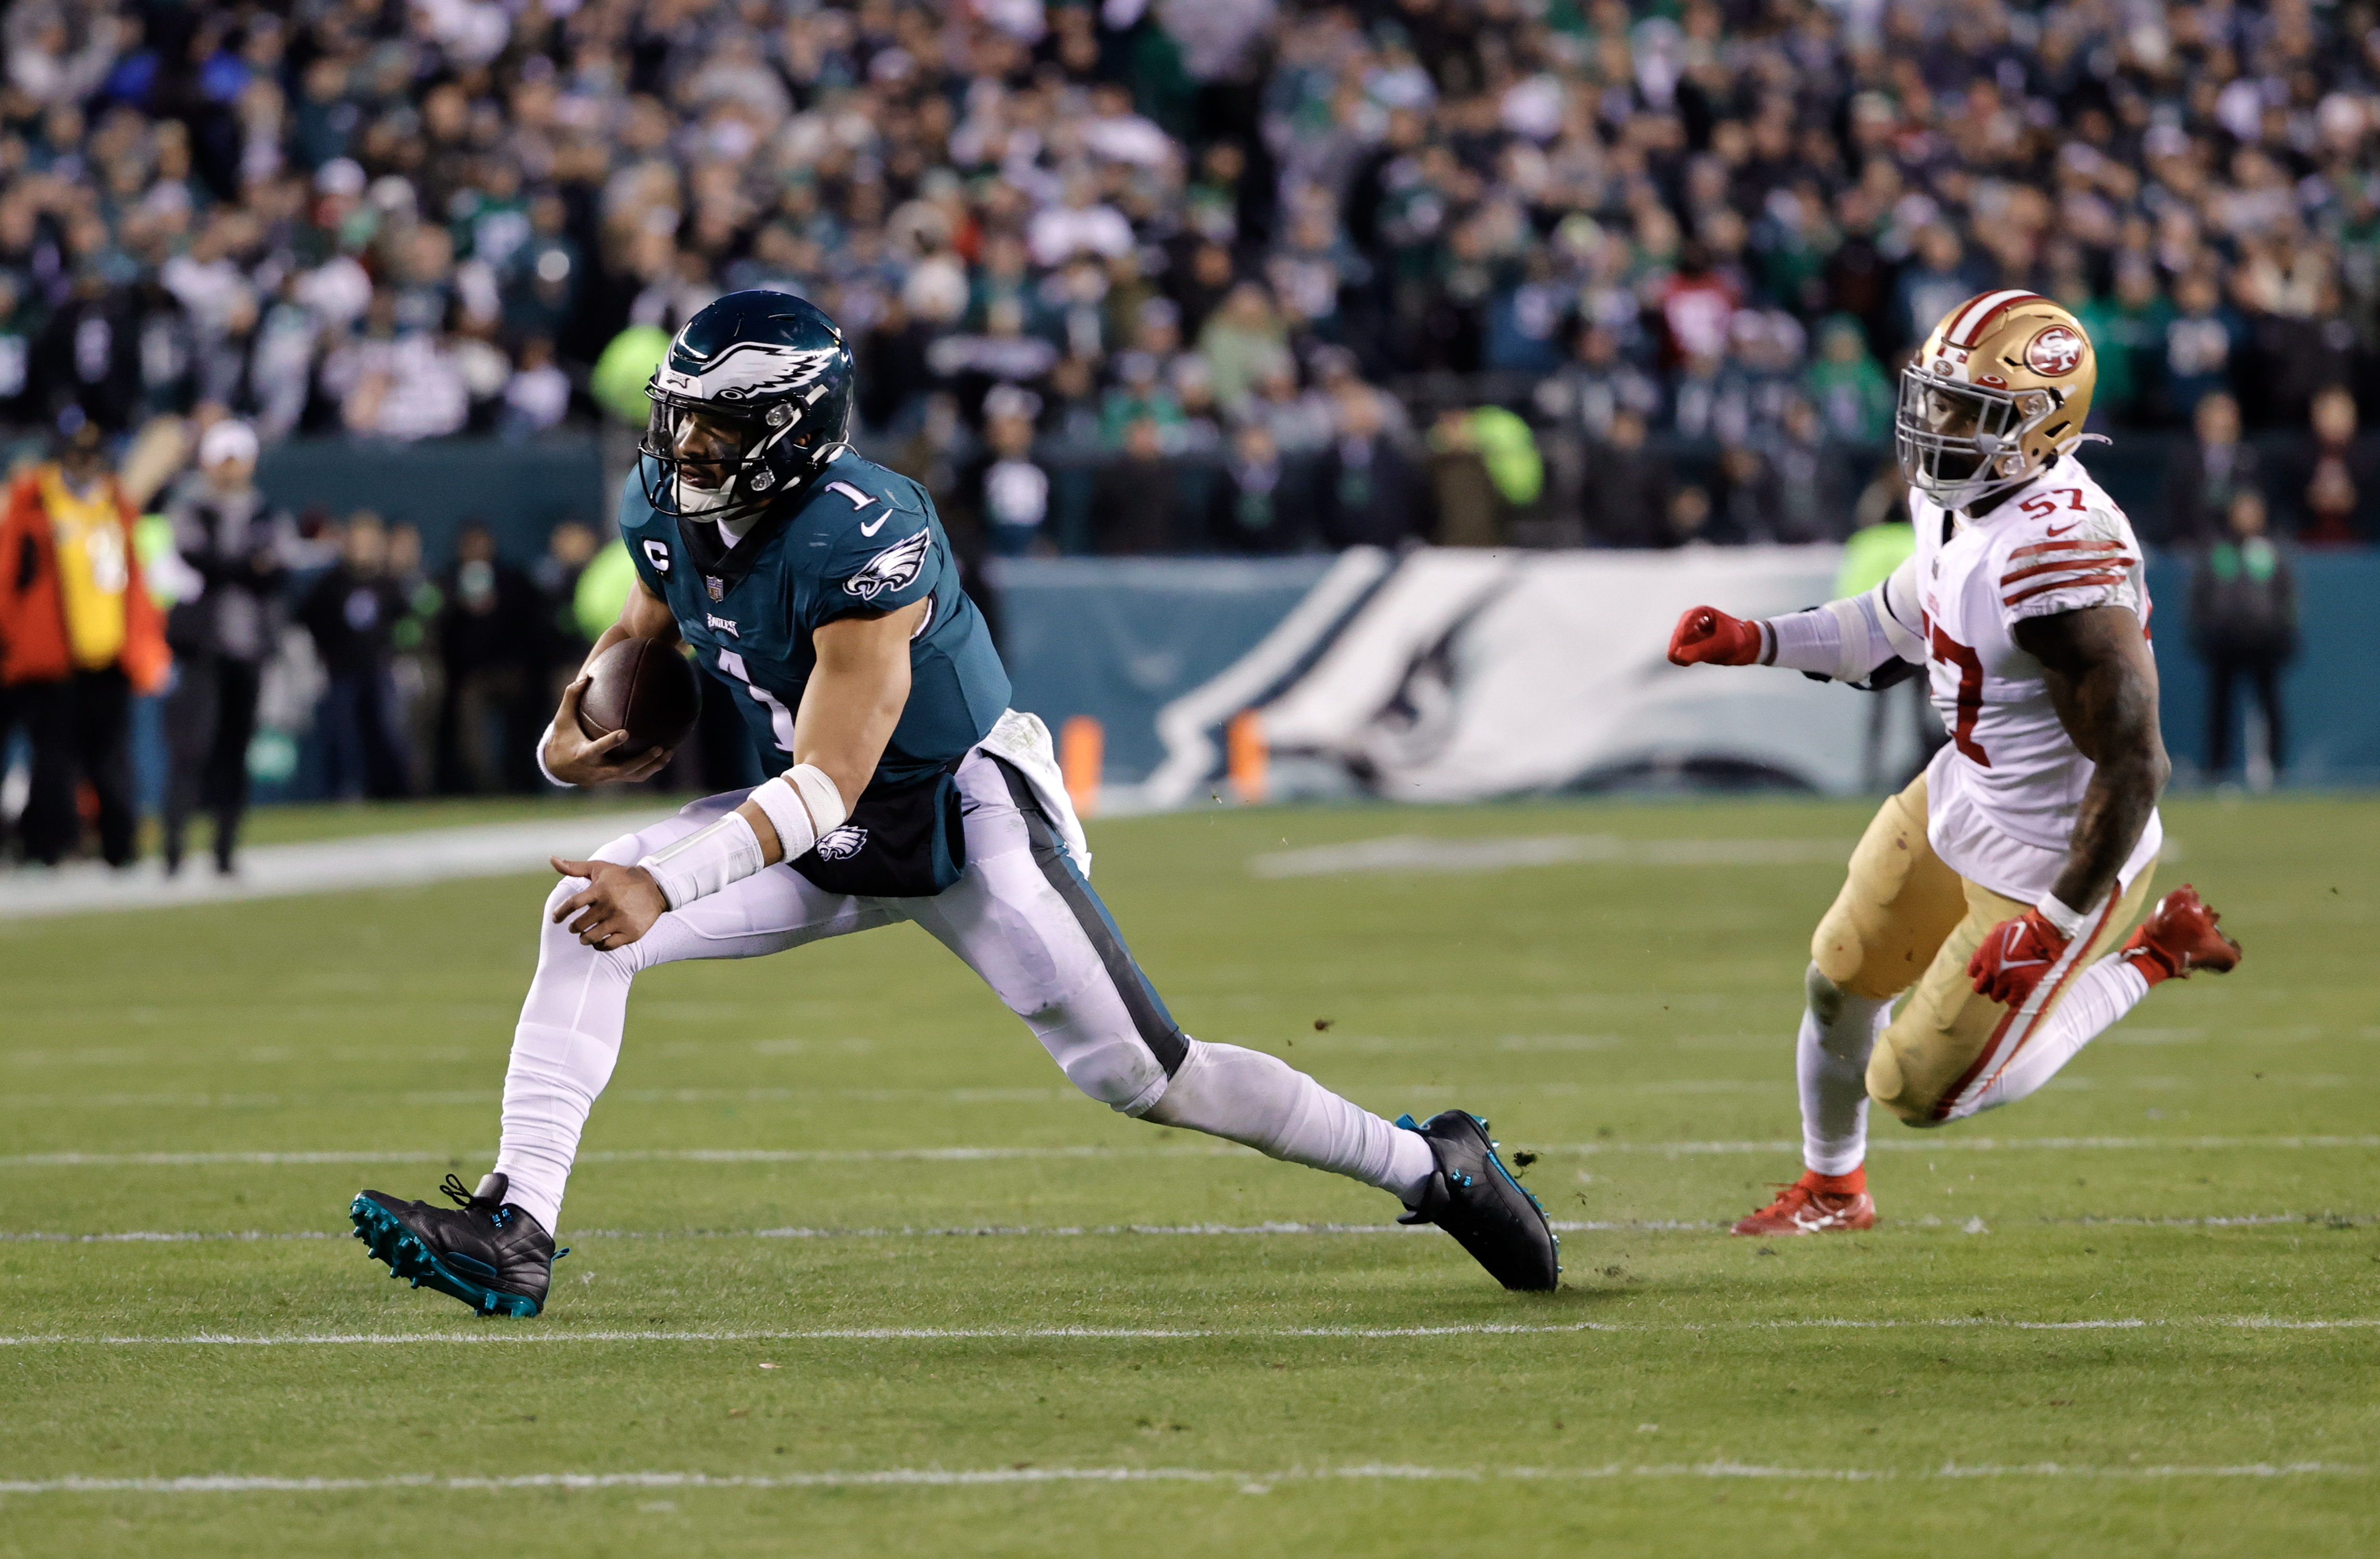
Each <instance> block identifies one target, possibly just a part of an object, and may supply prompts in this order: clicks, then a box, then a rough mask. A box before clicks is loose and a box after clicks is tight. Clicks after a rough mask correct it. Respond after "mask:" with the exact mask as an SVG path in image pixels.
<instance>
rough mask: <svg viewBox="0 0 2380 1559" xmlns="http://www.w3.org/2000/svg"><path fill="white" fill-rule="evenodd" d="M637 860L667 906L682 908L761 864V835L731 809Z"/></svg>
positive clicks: (739, 879) (743, 875) (757, 869)
mask: <svg viewBox="0 0 2380 1559" xmlns="http://www.w3.org/2000/svg"><path fill="white" fill-rule="evenodd" d="M767 864H768V862H766V861H764V860H762V859H760V836H759V834H755V833H753V832H752V825H751V824H750V823H748V822H745V821H744V814H743V813H741V812H730V813H728V814H727V815H726V816H725V817H723V818H721V819H720V820H719V821H718V822H714V823H712V824H711V825H710V827H708V828H698V829H697V830H695V831H694V832H693V833H691V834H687V835H686V837H685V838H683V839H680V840H678V841H677V842H675V843H674V844H669V845H664V846H662V847H661V848H660V849H658V850H655V851H653V852H652V853H651V854H650V855H649V856H646V857H645V858H644V859H642V860H639V861H637V865H638V866H639V867H641V868H643V869H644V871H646V873H647V874H648V875H650V877H651V878H652V880H653V885H654V886H655V887H658V888H660V889H661V891H662V898H663V899H664V900H665V901H667V903H668V905H669V907H671V908H672V909H683V908H685V907H686V906H687V905H689V904H692V903H693V902H694V901H695V900H696V899H698V898H703V897H707V896H708V895H711V894H715V893H717V892H718V891H719V890H720V889H722V888H723V887H725V886H727V885H728V884H729V883H740V882H742V881H743V880H744V879H745V878H747V877H749V876H751V875H752V874H753V873H754V872H756V871H759V870H760V869H761V868H763V867H764V866H766V865H767Z"/></svg>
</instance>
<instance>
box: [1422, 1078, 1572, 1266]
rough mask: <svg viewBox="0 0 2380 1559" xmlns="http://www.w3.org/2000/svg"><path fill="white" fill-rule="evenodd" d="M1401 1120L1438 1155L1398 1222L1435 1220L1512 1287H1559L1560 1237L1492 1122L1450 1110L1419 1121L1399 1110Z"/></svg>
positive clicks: (1432, 1221)
mask: <svg viewBox="0 0 2380 1559" xmlns="http://www.w3.org/2000/svg"><path fill="white" fill-rule="evenodd" d="M1397 1124H1398V1125H1399V1126H1401V1127H1404V1128H1405V1129H1406V1130H1407V1131H1417V1132H1419V1133H1421V1135H1422V1138H1423V1139H1424V1140H1425V1141H1427V1142H1428V1144H1429V1151H1430V1152H1431V1154H1432V1155H1433V1156H1434V1157H1435V1158H1436V1159H1437V1160H1438V1173H1437V1174H1435V1175H1431V1176H1430V1177H1429V1180H1428V1183H1427V1184H1426V1185H1424V1186H1423V1187H1422V1190H1421V1202H1420V1204H1419V1205H1418V1206H1416V1207H1413V1208H1411V1209H1409V1210H1407V1212H1405V1215H1404V1216H1403V1217H1402V1218H1400V1219H1398V1220H1397V1222H1398V1223H1400V1224H1437V1225H1438V1226H1439V1228H1441V1229H1444V1230H1445V1231H1446V1232H1447V1233H1448V1234H1451V1235H1452V1236H1454V1239H1455V1243H1456V1244H1458V1245H1460V1246H1462V1247H1463V1249H1465V1250H1468V1251H1469V1252H1471V1255H1472V1258H1473V1259H1474V1260H1475V1261H1477V1262H1478V1263H1479V1264H1480V1265H1481V1266H1483V1267H1485V1268H1487V1269H1488V1275H1489V1276H1491V1277H1493V1278H1494V1279H1495V1280H1496V1281H1497V1282H1499V1283H1500V1284H1502V1285H1504V1286H1505V1287H1507V1288H1520V1289H1534V1290H1538V1291H1544V1290H1547V1289H1550V1288H1553V1287H1555V1286H1557V1285H1560V1282H1561V1241H1560V1239H1558V1238H1556V1237H1555V1236H1554V1231H1553V1226H1552V1225H1551V1224H1548V1223H1547V1222H1546V1210H1545V1209H1544V1208H1543V1207H1541V1206H1539V1205H1538V1203H1537V1199H1536V1197H1534V1196H1531V1195H1530V1194H1529V1192H1528V1188H1526V1187H1524V1186H1523V1185H1522V1184H1521V1183H1520V1182H1519V1181H1518V1180H1515V1179H1513V1178H1512V1171H1511V1170H1509V1169H1507V1168H1505V1167H1504V1161H1503V1160H1502V1159H1500V1158H1499V1157H1498V1156H1497V1155H1496V1144H1495V1142H1494V1141H1493V1140H1491V1139H1489V1137H1488V1123H1487V1122H1486V1121H1484V1120H1482V1119H1480V1118H1479V1117H1478V1116H1477V1115H1470V1114H1463V1112H1462V1111H1461V1110H1444V1111H1441V1112H1439V1114H1435V1115H1432V1116H1430V1117H1429V1119H1427V1120H1426V1121H1423V1122H1421V1123H1420V1124H1419V1125H1415V1122H1414V1118H1413V1117H1412V1116H1411V1115H1400V1116H1398V1117H1397Z"/></svg>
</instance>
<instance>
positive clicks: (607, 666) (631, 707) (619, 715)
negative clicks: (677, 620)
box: [578, 639, 702, 749]
mask: <svg viewBox="0 0 2380 1559" xmlns="http://www.w3.org/2000/svg"><path fill="white" fill-rule="evenodd" d="M588 675H589V676H591V677H593V678H594V680H593V681H592V682H590V683H589V684H588V687H587V692H586V696H585V697H583V698H581V699H580V700H578V728H579V730H581V731H582V732H584V733H585V734H586V735H587V736H588V737H589V738H593V737H607V736H610V735H611V734H612V733H613V732H614V731H619V730H625V731H626V732H627V733H628V743H629V745H630V746H633V747H637V748H643V749H652V748H673V747H675V746H677V744H678V743H680V742H682V741H684V740H686V734H687V733H688V732H690V731H692V730H693V729H694V720H695V715H696V714H697V713H699V712H700V710H701V708H702V691H701V689H700V688H698V687H697V686H696V685H695V679H694V667H693V666H691V665H690V664H687V663H686V657H685V656H684V655H682V654H680V653H679V652H678V651H677V647H676V646H675V645H672V644H663V643H662V642H661V641H660V640H659V639H622V640H620V642H618V643H617V644H614V645H613V646H612V647H611V648H610V649H609V650H606V651H604V652H602V653H601V655H598V656H597V657H595V664H593V665H591V666H589V668H588Z"/></svg>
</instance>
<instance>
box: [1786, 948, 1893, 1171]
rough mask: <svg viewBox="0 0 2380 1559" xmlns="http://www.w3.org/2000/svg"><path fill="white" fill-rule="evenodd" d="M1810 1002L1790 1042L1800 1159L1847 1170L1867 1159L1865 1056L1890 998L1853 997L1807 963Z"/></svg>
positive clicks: (1886, 1019)
mask: <svg viewBox="0 0 2380 1559" xmlns="http://www.w3.org/2000/svg"><path fill="white" fill-rule="evenodd" d="M1807 985H1808V989H1809V993H1810V1000H1809V1005H1807V1006H1805V1007H1804V1008H1803V1010H1802V1029H1801V1032H1800V1033H1799V1034H1798V1035H1797V1036H1795V1039H1794V1042H1793V1073H1794V1078H1795V1080H1796V1081H1797V1082H1798V1083H1799V1084H1800V1086H1801V1093H1802V1164H1803V1167H1804V1168H1806V1169H1815V1170H1816V1171H1817V1172H1818V1173H1819V1174H1821V1175H1849V1174H1850V1173H1851V1172H1852V1170H1854V1169H1857V1168H1858V1167H1859V1166H1860V1165H1861V1164H1862V1163H1864V1162H1865V1161H1866V1159H1867V1056H1868V1052H1870V1051H1871V1050H1874V1049H1875V1048H1876V1036H1877V1035H1878V1034H1881V1033H1883V1032H1884V1030H1885V1026H1886V1025H1887V1024H1888V1023H1890V1022H1891V1021H1892V1002H1891V999H1890V998H1889V997H1887V998H1884V999H1881V1000H1878V999H1876V998H1873V997H1868V996H1854V995H1852V993H1850V992H1848V991H1845V990H1842V989H1840V987H1838V986H1837V985H1835V984H1834V982H1833V981H1831V980H1828V979H1827V977H1826V976H1824V975H1822V974H1820V973H1819V972H1818V969H1817V966H1816V965H1815V964H1814V965H1812V966H1811V967H1810V973H1809V976H1808V980H1807Z"/></svg>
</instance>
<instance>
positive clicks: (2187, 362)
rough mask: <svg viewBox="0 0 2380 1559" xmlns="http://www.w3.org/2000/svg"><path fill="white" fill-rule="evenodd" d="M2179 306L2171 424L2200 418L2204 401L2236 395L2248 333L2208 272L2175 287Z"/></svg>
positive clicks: (2167, 369) (2169, 383)
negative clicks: (2236, 370) (2236, 373)
mask: <svg viewBox="0 0 2380 1559" xmlns="http://www.w3.org/2000/svg"><path fill="white" fill-rule="evenodd" d="M2174 304H2175V309H2174V312H2173V314H2172V316H2171V317H2170V318H2169V319H2168V320H2167V321H2166V326H2165V362H2164V374H2163V385H2162V399H2163V401H2164V404H2165V406H2166V408H2167V413H2168V417H2169V418H2170V419H2172V420H2177V421H2186V420H2189V419H2191V418H2192V417H2193V416H2195V415H2196V414H2197V410H2198V403H2199V401H2200V400H2202V399H2204V397H2205V396H2211V395H2213V394H2215V393H2216V391H2218V390H2220V391H2226V392H2228V390H2230V388H2231V359H2232V356H2233V354H2234V353H2235V351H2236V350H2237V349H2238V347H2239V345H2240V338H2241V336H2242V335H2243V331H2242V328H2241V325H2240V320H2239V317H2238V316H2237V315H2236V314H2234V313H2233V312H2232V311H2230V310H2229V309H2227V308H2225V307H2224V305H2223V294H2222V291H2221V289H2220V288H2218V287H2217V286H2216V285H2215V278H2214V277H2212V276H2209V275H2207V274H2204V273H2203V272H2201V273H2193V274H2190V275H2187V276H2184V277H2182V278H2181V280H2180V282H2179V283H2177V284H2176V285H2175V286H2174Z"/></svg>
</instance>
